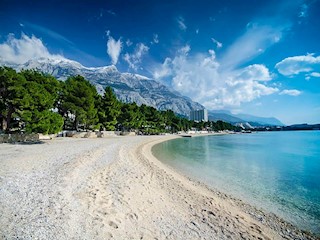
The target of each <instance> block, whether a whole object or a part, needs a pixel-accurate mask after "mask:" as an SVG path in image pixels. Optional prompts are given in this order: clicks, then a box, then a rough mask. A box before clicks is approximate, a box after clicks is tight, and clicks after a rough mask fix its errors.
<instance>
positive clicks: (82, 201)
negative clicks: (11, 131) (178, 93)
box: [0, 136, 317, 239]
mask: <svg viewBox="0 0 320 240" xmlns="http://www.w3.org/2000/svg"><path fill="white" fill-rule="evenodd" d="M175 137H177V136H122V137H107V138H96V139H76V138H56V139H53V140H48V141H43V142H41V143H38V144H1V145H0V152H1V154H0V238H1V239H317V237H316V236H313V235H311V234H308V233H306V232H302V231H300V230H298V229H296V228H295V227H294V226H292V225H291V224H289V223H287V222H285V221H283V220H281V219H280V218H278V217H277V216H275V215H273V214H270V213H267V212H265V211H263V210H260V209H256V208H255V207H253V206H250V205H248V204H246V203H244V202H242V201H241V200H238V199H235V198H233V197H231V196H228V195H226V194H224V193H221V192H219V191H216V190H214V189H209V188H208V187H207V186H205V185H204V184H201V183H199V182H196V181H193V180H191V179H189V178H188V177H186V176H183V175H180V174H178V173H177V172H175V171H174V170H173V169H171V168H170V167H168V166H166V165H164V164H163V163H161V162H160V161H158V160H157V159H156V158H155V157H154V156H153V155H152V151H151V148H152V146H153V145H155V144H157V143H159V142H161V141H166V140H169V139H172V138H175Z"/></svg>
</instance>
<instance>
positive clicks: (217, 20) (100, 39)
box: [0, 0, 320, 124]
mask: <svg viewBox="0 0 320 240" xmlns="http://www.w3.org/2000/svg"><path fill="white" fill-rule="evenodd" d="M319 14H320V0H309V1H306V0H268V1H263V0H225V1H221V0H219V1H218V0H162V1H157V0H152V1H150V0H131V1H129V0H126V1H123V0H106V1H94V0H92V1H82V0H78V1H67V0H64V1H60V0H56V1H53V0H46V1H40V0H39V1H31V0H30V1H27V0H26V1H21V0H0V61H2V62H4V61H5V62H10V63H24V62H26V61H28V60H30V59H34V58H39V57H46V58H63V59H65V58H67V59H71V60H74V61H77V62H79V63H81V64H82V65H84V66H86V67H99V66H106V65H115V66H116V67H117V68H118V70H119V71H121V72H131V73H136V74H140V75H145V76H147V77H149V78H153V79H155V80H157V81H159V82H161V83H163V84H165V85H166V86H168V87H169V88H170V89H173V90H175V91H178V92H180V93H181V94H182V95H185V96H188V97H190V98H191V99H192V100H194V101H197V102H199V103H201V104H202V105H204V106H205V107H206V108H207V109H212V110H221V109H223V110H230V111H231V112H233V113H248V114H253V115H257V116H262V117H277V118H278V119H279V120H281V121H282V122H283V123H285V124H295V123H310V124H312V123H320V44H319V43H320V17H319Z"/></svg>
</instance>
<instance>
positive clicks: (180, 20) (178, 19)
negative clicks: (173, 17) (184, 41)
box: [177, 17, 187, 31]
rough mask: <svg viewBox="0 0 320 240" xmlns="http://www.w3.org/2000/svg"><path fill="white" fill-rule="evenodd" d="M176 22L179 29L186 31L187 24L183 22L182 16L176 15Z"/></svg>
mask: <svg viewBox="0 0 320 240" xmlns="http://www.w3.org/2000/svg"><path fill="white" fill-rule="evenodd" d="M177 23H178V26H179V28H180V29H181V30H183V31H186V30H187V25H186V24H185V21H184V18H183V17H178V18H177Z"/></svg>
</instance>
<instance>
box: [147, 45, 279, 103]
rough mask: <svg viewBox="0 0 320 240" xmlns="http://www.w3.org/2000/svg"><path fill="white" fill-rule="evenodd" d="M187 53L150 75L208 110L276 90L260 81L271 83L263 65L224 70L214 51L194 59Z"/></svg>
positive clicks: (168, 60)
mask: <svg viewBox="0 0 320 240" xmlns="http://www.w3.org/2000/svg"><path fill="white" fill-rule="evenodd" d="M190 50H191V48H190V46H189V45H186V46H184V47H182V48H181V49H180V50H178V51H177V53H176V56H175V57H173V58H166V59H165V61H164V62H163V64H161V65H159V66H157V67H156V68H155V69H154V72H153V76H154V78H155V79H157V80H160V81H163V82H165V83H166V84H167V85H169V86H171V87H173V88H174V89H175V90H177V91H179V92H180V93H182V94H183V95H186V96H189V97H191V98H192V99H193V100H194V101H198V102H200V103H201V104H203V105H204V106H205V107H207V108H209V109H221V108H234V107H239V106H240V105H241V103H244V102H250V101H252V100H254V99H257V98H259V97H261V96H264V95H270V94H273V93H275V92H277V91H279V90H278V88H274V87H269V86H267V85H266V84H265V83H264V82H263V81H269V80H271V76H270V73H269V70H268V69H267V68H266V67H265V66H264V65H259V64H254V65H250V66H247V67H246V68H242V69H237V70H232V71H225V70H223V69H221V65H220V63H219V62H218V60H217V59H216V55H215V52H214V50H212V49H211V50H209V51H208V52H209V54H201V53H198V54H196V55H193V56H190ZM168 80H170V81H169V82H168Z"/></svg>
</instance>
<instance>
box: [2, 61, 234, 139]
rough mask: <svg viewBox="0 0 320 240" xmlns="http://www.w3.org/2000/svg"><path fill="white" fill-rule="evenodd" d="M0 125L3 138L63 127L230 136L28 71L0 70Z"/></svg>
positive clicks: (79, 83) (76, 81)
mask: <svg viewBox="0 0 320 240" xmlns="http://www.w3.org/2000/svg"><path fill="white" fill-rule="evenodd" d="M54 109H57V110H58V113H56V112H55V111H54ZM14 123H15V124H16V125H15V127H16V129H14V128H13V125H14ZM0 124H1V129H2V130H6V131H7V132H10V131H11V130H22V131H25V132H30V133H31V132H37V133H44V134H51V133H57V132H59V131H61V130H62V127H63V126H64V128H65V129H76V130H79V129H80V128H83V129H85V130H87V129H96V128H98V127H99V126H102V127H104V128H105V129H106V130H110V131H113V130H116V129H120V130H124V131H136V132H140V133H142V134H159V133H163V132H171V133H175V132H177V131H188V130H190V129H191V128H196V129H198V130H202V129H209V130H214V131H220V130H226V129H228V130H236V127H234V126H233V125H231V124H229V123H225V122H222V121H217V122H192V121H189V120H188V119H186V118H182V117H178V116H177V115H176V114H175V113H174V112H173V111H172V110H166V111H158V110H156V109H155V108H154V107H151V106H146V105H144V104H142V105H141V106H137V104H136V103H121V102H120V101H119V100H117V98H116V96H115V94H114V93H113V91H112V88H111V87H106V89H105V93H104V95H103V96H102V97H101V96H99V95H98V94H97V90H96V88H95V87H94V86H93V85H92V84H90V82H89V81H87V80H86V79H84V78H83V77H81V76H75V77H69V78H68V79H67V80H66V81H65V82H59V81H58V80H56V79H55V78H54V77H52V76H50V75H45V74H42V73H39V72H37V71H34V70H23V71H21V72H20V73H17V72H16V71H15V70H13V69H11V68H7V67H0Z"/></svg>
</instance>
